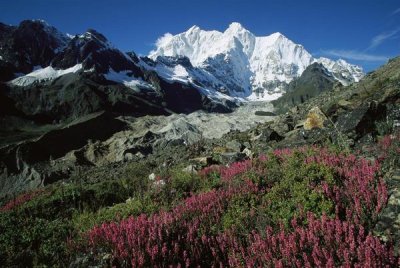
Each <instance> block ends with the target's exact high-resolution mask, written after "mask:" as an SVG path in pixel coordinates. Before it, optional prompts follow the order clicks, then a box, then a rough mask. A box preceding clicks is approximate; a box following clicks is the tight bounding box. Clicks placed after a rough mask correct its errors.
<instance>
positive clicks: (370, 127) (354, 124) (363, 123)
mask: <svg viewBox="0 0 400 268" xmlns="http://www.w3.org/2000/svg"><path fill="white" fill-rule="evenodd" d="M385 116H386V108H385V106H383V105H379V104H377V103H376V102H370V103H365V104H362V105H360V106H359V107H357V108H355V109H354V110H353V111H351V112H349V113H341V114H340V115H339V117H338V119H337V129H338V130H339V131H340V132H342V133H350V132H355V134H356V137H362V136H364V135H365V134H368V133H372V132H375V122H376V121H379V120H381V119H382V118H385Z"/></svg>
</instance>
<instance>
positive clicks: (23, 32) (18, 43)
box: [0, 20, 68, 81]
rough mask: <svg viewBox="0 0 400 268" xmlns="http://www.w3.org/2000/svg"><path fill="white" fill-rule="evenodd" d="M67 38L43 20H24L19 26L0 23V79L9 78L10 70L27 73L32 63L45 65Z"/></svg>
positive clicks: (31, 67) (65, 42)
mask: <svg viewBox="0 0 400 268" xmlns="http://www.w3.org/2000/svg"><path fill="white" fill-rule="evenodd" d="M67 42H68V37H67V36H65V35H64V34H62V33H60V32H59V31H58V30H57V29H56V28H54V27H52V26H49V25H48V24H46V23H45V22H43V21H37V20H26V21H22V22H21V23H20V24H19V26H18V27H15V26H8V25H5V24H2V23H0V47H1V48H2V49H1V55H2V58H3V59H2V60H0V73H1V74H2V75H1V77H0V78H1V79H2V80H1V81H7V80H9V79H10V77H11V75H10V73H12V74H14V73H15V72H20V73H29V72H31V71H32V69H33V67H34V66H37V65H40V66H48V65H49V64H50V62H51V60H52V59H53V58H54V56H55V55H56V54H57V52H58V51H59V50H60V49H61V48H63V47H64V46H65V45H66V44H67ZM11 78H13V76H12V77H11Z"/></svg>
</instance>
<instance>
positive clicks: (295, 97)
mask: <svg viewBox="0 0 400 268" xmlns="http://www.w3.org/2000/svg"><path fill="white" fill-rule="evenodd" d="M335 83H337V82H336V80H335V79H334V78H333V77H332V76H331V75H330V74H329V72H328V71H327V70H326V69H325V67H324V66H323V65H322V64H320V63H313V64H311V65H310V66H308V67H307V68H306V70H304V72H303V73H302V74H301V76H300V77H299V78H297V79H294V80H293V81H292V82H290V83H289V85H288V87H287V93H286V94H284V95H283V96H282V97H281V98H279V99H277V100H275V101H274V105H275V106H276V107H278V108H280V109H287V108H289V107H291V106H295V105H298V104H301V103H304V102H305V101H307V100H308V99H310V98H312V97H315V96H317V95H319V94H321V93H322V92H324V91H327V90H331V89H332V88H333V86H334V85H335Z"/></svg>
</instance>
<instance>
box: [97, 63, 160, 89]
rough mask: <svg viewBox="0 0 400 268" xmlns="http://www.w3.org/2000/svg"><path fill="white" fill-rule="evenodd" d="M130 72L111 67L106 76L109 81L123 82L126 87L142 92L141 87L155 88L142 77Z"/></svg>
mask: <svg viewBox="0 0 400 268" xmlns="http://www.w3.org/2000/svg"><path fill="white" fill-rule="evenodd" d="M130 73H131V72H130V71H121V72H116V71H114V70H113V69H112V68H110V69H109V71H108V73H106V74H104V78H105V79H107V80H109V81H114V82H117V83H120V84H123V85H125V86H126V87H128V88H130V89H133V90H134V91H137V92H140V89H154V87H153V86H152V85H151V84H149V83H147V82H145V81H143V80H142V79H141V78H135V77H132V76H130V75H129V74H130Z"/></svg>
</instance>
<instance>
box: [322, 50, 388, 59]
mask: <svg viewBox="0 0 400 268" xmlns="http://www.w3.org/2000/svg"><path fill="white" fill-rule="evenodd" d="M322 54H325V55H328V56H333V57H339V58H344V59H349V60H359V61H370V62H384V61H387V60H388V59H389V57H387V56H381V55H372V54H367V53H363V52H359V51H356V50H336V49H332V50H323V51H322Z"/></svg>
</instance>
